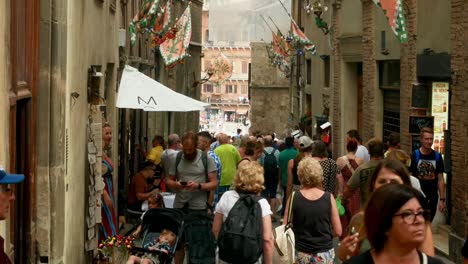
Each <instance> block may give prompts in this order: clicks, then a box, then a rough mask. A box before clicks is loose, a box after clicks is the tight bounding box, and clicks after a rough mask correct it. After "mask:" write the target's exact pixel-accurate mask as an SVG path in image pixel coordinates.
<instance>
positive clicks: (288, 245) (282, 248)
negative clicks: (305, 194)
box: [273, 192, 295, 264]
mask: <svg viewBox="0 0 468 264" xmlns="http://www.w3.org/2000/svg"><path fill="white" fill-rule="evenodd" d="M293 199H294V192H293V193H292V195H291V199H290V201H289V210H288V222H287V224H285V225H280V226H278V227H276V228H275V229H274V230H273V239H274V243H275V249H276V250H275V254H274V255H275V257H274V258H273V259H276V260H279V262H278V263H285V264H292V263H294V262H295V237H294V232H293V230H292V226H291V211H292V203H293Z"/></svg>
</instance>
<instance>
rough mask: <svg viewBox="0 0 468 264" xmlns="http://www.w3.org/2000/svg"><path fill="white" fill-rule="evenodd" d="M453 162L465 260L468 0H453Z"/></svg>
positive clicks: (453, 244)
mask: <svg viewBox="0 0 468 264" xmlns="http://www.w3.org/2000/svg"><path fill="white" fill-rule="evenodd" d="M450 14H451V16H450V19H451V23H450V40H451V50H452V52H451V55H452V57H451V72H452V83H451V91H452V94H451V103H450V106H451V109H452V110H451V118H450V123H451V127H450V130H451V139H452V144H451V157H452V158H451V159H452V162H451V164H447V165H448V166H449V167H451V169H452V174H453V178H452V181H451V187H452V195H451V202H452V210H451V212H452V215H451V230H452V232H451V233H450V236H449V251H450V257H451V258H452V259H454V260H456V261H457V263H461V262H462V257H461V256H460V250H459V249H460V248H461V246H462V244H463V239H466V238H467V237H468V192H467V190H468V180H467V178H468V173H467V170H466V168H467V167H468V150H467V147H466V146H468V107H467V103H468V65H467V62H468V32H467V29H468V2H467V1H463V0H452V1H451V12H450Z"/></svg>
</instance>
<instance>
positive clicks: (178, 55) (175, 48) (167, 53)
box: [159, 4, 192, 67]
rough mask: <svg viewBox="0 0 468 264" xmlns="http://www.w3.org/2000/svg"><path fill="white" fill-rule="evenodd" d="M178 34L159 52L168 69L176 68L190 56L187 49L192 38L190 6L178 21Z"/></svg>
mask: <svg viewBox="0 0 468 264" xmlns="http://www.w3.org/2000/svg"><path fill="white" fill-rule="evenodd" d="M174 27H176V28H177V33H175V37H174V38H173V39H168V40H166V41H165V42H164V43H162V44H161V45H160V46H159V51H160V52H161V56H162V58H163V60H164V64H165V65H166V66H168V67H174V66H175V65H176V63H177V62H179V63H181V61H182V60H183V59H184V58H185V57H187V56H189V54H188V53H187V48H188V47H189V44H190V39H191V37H192V22H191V11H190V4H189V5H188V6H187V8H186V9H185V11H184V13H183V14H182V16H181V17H180V18H179V20H177V22H176V24H175V26H174Z"/></svg>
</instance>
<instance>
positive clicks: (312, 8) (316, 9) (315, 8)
mask: <svg viewBox="0 0 468 264" xmlns="http://www.w3.org/2000/svg"><path fill="white" fill-rule="evenodd" d="M302 8H304V10H305V11H306V13H307V14H310V13H311V12H313V13H314V15H315V25H317V27H318V28H319V29H320V30H322V32H323V34H325V35H327V34H328V33H330V28H329V27H328V24H327V22H325V21H324V20H323V19H322V14H323V12H326V11H327V10H328V7H327V6H324V5H323V4H322V2H320V0H315V1H314V3H313V4H312V3H311V0H304V2H303V5H302Z"/></svg>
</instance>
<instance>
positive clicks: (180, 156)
mask: <svg viewBox="0 0 468 264" xmlns="http://www.w3.org/2000/svg"><path fill="white" fill-rule="evenodd" d="M182 154H183V152H182V151H179V152H177V156H176V160H175V174H176V175H175V177H176V179H178V178H179V174H178V173H177V167H179V163H180V161H181V160H182Z"/></svg>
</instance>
